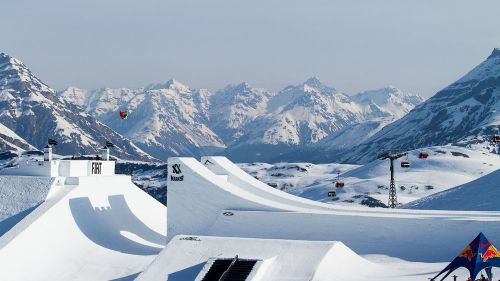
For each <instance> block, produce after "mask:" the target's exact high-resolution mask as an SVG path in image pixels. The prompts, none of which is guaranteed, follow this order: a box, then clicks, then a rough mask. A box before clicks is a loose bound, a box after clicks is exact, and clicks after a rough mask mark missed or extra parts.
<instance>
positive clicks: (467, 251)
mask: <svg viewBox="0 0 500 281" xmlns="http://www.w3.org/2000/svg"><path fill="white" fill-rule="evenodd" d="M475 255H476V254H475V253H474V252H473V251H472V249H471V247H470V245H467V247H465V249H464V250H463V251H462V252H461V253H460V254H458V256H459V257H461V258H466V259H467V260H469V261H472V259H473V258H474V256H475Z"/></svg>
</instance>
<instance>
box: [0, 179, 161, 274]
mask: <svg viewBox="0 0 500 281" xmlns="http://www.w3.org/2000/svg"><path fill="white" fill-rule="evenodd" d="M56 187H57V188H58V189H59V190H58V191H55V192H56V193H57V194H55V195H54V196H53V197H52V198H49V199H48V200H46V201H45V202H44V203H42V204H41V205H39V206H38V207H37V208H36V209H35V210H34V211H33V212H32V213H30V214H29V215H27V216H26V217H25V218H24V219H23V220H22V221H20V222H19V223H18V224H17V225H16V226H14V227H13V228H12V229H11V230H10V231H8V232H7V233H6V234H4V235H3V236H2V237H0V264H1V265H2V270H0V280H7V281H11V280H51V281H52V280H114V279H118V278H125V279H121V280H131V279H133V278H134V277H135V276H136V275H137V274H138V273H139V272H141V271H143V270H144V268H146V266H147V265H148V264H150V263H151V261H152V260H153V259H154V257H155V256H156V255H157V254H158V253H159V252H160V251H161V249H162V248H163V246H164V245H165V242H166V233H165V231H166V208H165V207H164V206H163V205H161V204H160V203H158V202H157V201H156V200H154V199H153V198H151V197H150V196H149V195H147V194H146V193H144V192H143V191H141V190H140V189H139V188H137V187H136V186H135V185H133V184H132V182H131V180H130V177H129V176H121V175H116V176H99V177H72V178H66V179H64V178H62V180H61V181H60V185H59V186H57V185H56ZM56 187H54V188H56ZM51 191H52V190H51ZM58 195H59V196H58Z"/></svg>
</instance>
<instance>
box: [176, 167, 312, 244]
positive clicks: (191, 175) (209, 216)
mask: <svg viewBox="0 0 500 281" xmlns="http://www.w3.org/2000/svg"><path fill="white" fill-rule="evenodd" d="M168 163H169V168H168V169H169V171H168V174H169V178H168V191H167V192H168V196H167V206H168V210H169V211H168V214H167V216H168V218H167V220H168V231H167V233H168V238H169V240H170V239H171V238H173V237H174V236H175V235H179V234H186V233H189V234H197V235H203V233H205V231H207V230H208V229H209V228H210V227H211V226H212V224H213V223H214V221H215V220H216V219H217V216H218V214H220V213H222V210H223V209H224V208H225V207H230V208H234V209H237V210H266V211H275V212H278V211H303V210H305V209H304V208H298V207H294V206H290V205H286V204H283V203H281V202H276V201H273V200H270V199H268V198H265V197H262V196H258V195H256V194H254V193H251V192H249V191H247V190H245V189H242V188H240V187H239V186H235V185H233V184H231V183H230V182H228V181H227V177H224V176H220V175H216V174H214V173H213V172H212V171H210V170H209V169H207V167H205V166H204V165H202V164H201V163H200V162H198V161H197V160H196V159H194V158H189V157H172V158H169V159H168ZM202 197H205V198H202ZM221 202H224V203H222V204H221ZM173 214H175V215H173Z"/></svg>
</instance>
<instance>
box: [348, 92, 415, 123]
mask: <svg viewBox="0 0 500 281" xmlns="http://www.w3.org/2000/svg"><path fill="white" fill-rule="evenodd" d="M351 98H352V100H353V101H355V102H357V103H358V104H360V105H361V106H362V107H363V110H364V112H365V114H366V115H367V116H366V118H367V119H370V120H371V119H376V118H380V117H384V118H385V117H393V118H394V119H399V118H401V117H403V116H405V115H406V114H407V113H408V112H410V110H412V109H413V108H414V107H415V106H416V105H418V104H420V103H422V102H423V101H424V99H423V98H422V97H421V96H419V95H415V94H411V93H404V92H402V91H401V90H399V89H397V88H395V87H394V86H388V87H385V88H381V89H376V90H368V91H364V92H361V93H358V94H356V95H354V96H351Z"/></svg>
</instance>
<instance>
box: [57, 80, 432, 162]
mask: <svg viewBox="0 0 500 281" xmlns="http://www.w3.org/2000/svg"><path fill="white" fill-rule="evenodd" d="M370 93H372V94H370ZM370 95H373V97H371V98H370ZM58 96H59V97H61V98H62V99H63V100H65V101H67V102H70V103H73V104H75V105H77V106H80V107H81V108H83V109H84V110H85V111H86V112H87V113H88V114H89V115H92V116H95V117H96V118H97V119H99V120H100V121H101V122H103V123H105V124H107V125H108V126H109V127H111V128H113V129H114V130H116V131H117V132H118V133H120V134H123V135H124V136H126V137H128V138H129V139H131V140H132V141H133V142H134V143H136V144H137V146H138V147H140V148H141V149H142V150H144V151H146V152H148V153H149V154H151V155H152V156H153V157H156V158H159V159H163V160H166V159H167V158H168V157H169V156H173V155H194V156H200V155H204V154H214V153H215V154H226V155H229V156H230V157H231V158H232V159H234V160H236V161H272V160H273V159H276V158H279V157H280V155H283V154H285V153H290V152H293V151H294V150H296V149H299V148H303V147H309V146H312V145H314V144H316V143H318V142H319V141H321V140H323V139H325V138H327V137H330V136H333V135H335V134H336V133H337V132H339V131H341V130H342V129H346V128H349V127H353V126H355V125H358V124H360V123H363V122H367V121H372V120H379V119H380V120H390V121H393V120H395V119H397V118H399V117H401V116H402V115H404V114H405V113H407V112H408V111H409V110H411V109H412V108H413V107H414V106H415V105H416V104H419V103H420V102H422V101H423V99H422V98H421V97H420V96H418V95H411V94H405V93H402V92H401V91H399V90H397V89H395V88H393V87H388V88H384V89H380V90H376V91H368V92H364V93H361V94H359V95H357V96H354V97H352V98H351V97H349V96H347V95H345V94H343V93H341V92H338V91H337V90H335V89H334V88H331V87H329V86H326V85H324V84H323V83H322V82H321V81H319V80H318V79H317V78H311V79H308V80H307V81H305V82H304V83H302V84H300V85H297V86H289V87H286V88H285V89H283V90H282V91H280V92H277V93H275V92H271V91H268V90H265V89H260V88H252V87H251V86H250V85H249V84H247V83H241V84H239V85H229V86H227V87H226V88H224V89H222V90H220V91H217V92H215V93H211V92H209V91H208V90H203V89H200V90H197V89H191V88H190V87H188V86H186V85H183V84H182V83H180V82H179V81H176V80H169V81H167V82H166V83H163V84H156V85H150V86H147V87H145V88H141V89H135V90H131V89H123V88H122V89H100V90H93V91H85V90H82V89H77V88H74V87H71V88H68V89H66V90H64V91H61V92H59V93H58ZM119 111H127V112H128V116H129V117H128V119H127V120H121V119H120V118H118V112H119ZM381 122H386V121H381ZM378 129H380V128H378V127H377V128H373V129H372V131H373V130H378Z"/></svg>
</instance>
